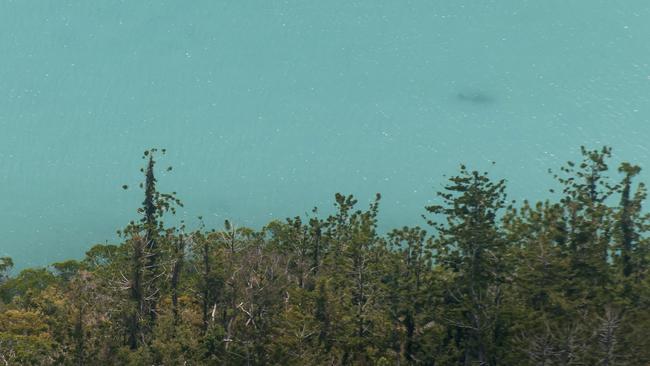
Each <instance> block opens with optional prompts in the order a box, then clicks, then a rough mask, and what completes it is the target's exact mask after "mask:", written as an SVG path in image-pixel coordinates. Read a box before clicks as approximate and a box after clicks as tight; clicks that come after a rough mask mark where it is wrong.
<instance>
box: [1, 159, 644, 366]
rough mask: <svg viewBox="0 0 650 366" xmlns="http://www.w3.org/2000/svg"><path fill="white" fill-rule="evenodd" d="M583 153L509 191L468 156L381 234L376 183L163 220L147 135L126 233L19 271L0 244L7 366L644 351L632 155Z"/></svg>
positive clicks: (640, 220) (475, 361)
mask: <svg viewBox="0 0 650 366" xmlns="http://www.w3.org/2000/svg"><path fill="white" fill-rule="evenodd" d="M581 152H582V156H581V157H580V159H579V160H578V161H576V162H567V163H566V164H565V165H564V166H562V167H560V169H559V170H558V171H556V172H555V173H552V174H553V177H554V178H555V179H556V182H557V184H556V186H555V187H549V188H551V189H553V190H555V191H556V193H558V194H559V199H557V200H551V199H547V200H544V201H539V202H531V201H523V202H522V203H521V204H517V205H514V204H513V203H512V202H511V201H509V199H508V198H507V196H506V181H505V180H503V179H495V178H493V177H491V176H490V175H489V174H488V173H487V172H479V171H473V170H471V169H470V168H468V167H466V166H461V167H460V170H459V172H458V173H457V174H456V175H455V176H453V177H451V178H449V179H448V180H447V181H446V184H445V186H444V188H443V189H442V190H441V191H440V192H437V200H436V202H437V204H435V205H431V206H427V207H424V208H423V216H424V218H425V221H426V223H427V224H426V225H423V226H425V227H420V226H413V227H401V228H396V229H393V230H390V231H389V232H387V233H386V234H382V233H380V232H379V231H378V222H377V215H378V212H379V209H380V201H381V196H380V195H379V194H377V196H376V198H375V200H374V201H372V202H371V203H370V204H369V206H367V207H360V205H359V204H358V201H357V199H356V198H355V197H353V196H351V195H345V194H340V193H337V194H336V195H335V197H334V207H335V210H334V212H333V213H332V214H330V215H321V214H320V213H319V211H318V210H317V209H314V210H313V211H312V212H311V214H309V215H306V216H296V217H293V218H287V219H286V220H275V221H272V222H270V223H268V224H267V225H266V226H264V227H263V228H261V229H259V230H254V229H251V228H247V227H241V226H238V225H236V224H235V223H232V222H230V221H228V220H226V221H225V223H224V225H223V228H220V229H212V228H207V227H205V225H204V224H201V225H199V227H198V228H194V229H189V228H188V227H187V226H186V225H185V224H184V223H182V222H181V223H179V224H178V225H170V224H168V222H170V221H174V220H169V219H168V218H169V217H170V216H171V215H174V214H175V211H176V209H177V208H178V207H181V206H182V201H181V200H180V199H179V198H178V197H177V196H176V193H175V192H172V193H164V192H160V191H159V189H158V186H157V180H156V171H157V170H156V163H157V160H158V159H159V158H161V157H162V155H164V153H165V151H164V150H157V149H151V150H147V151H146V152H145V153H144V155H143V157H142V158H143V163H144V166H143V168H142V169H141V172H142V175H143V176H142V179H143V181H142V183H141V185H140V188H142V190H143V201H142V204H141V207H140V208H139V209H138V212H137V215H138V217H137V218H135V219H134V220H133V221H131V222H129V223H128V224H127V225H126V226H125V227H124V228H123V229H121V230H120V231H119V235H120V238H121V240H120V242H119V243H117V244H110V245H109V244H102V245H95V246H93V247H92V248H90V249H89V250H88V251H87V252H86V254H85V257H84V258H83V259H81V260H68V261H64V262H59V263H54V264H52V265H50V266H48V267H45V268H30V269H25V270H23V271H21V272H19V273H17V274H12V273H13V272H12V271H11V269H12V267H13V261H12V259H11V258H8V257H4V258H0V365H1V364H6V365H86V364H98V365H531V366H532V365H647V364H650V339H649V338H650V337H648V335H649V334H650V311H649V310H650V306H649V305H650V277H649V268H650V267H649V260H650V253H649V250H650V242H649V240H650V237H649V236H648V232H649V230H650V220H649V219H650V216H649V215H648V213H646V212H645V211H644V209H643V204H644V202H645V199H646V196H647V192H646V186H645V185H644V184H643V183H642V182H639V181H638V175H639V173H640V170H641V169H640V167H639V166H637V165H633V164H630V163H622V164H620V165H619V166H618V167H616V168H611V167H610V166H609V164H610V163H609V161H610V158H611V154H612V152H611V149H610V148H608V147H603V148H600V149H597V150H589V149H587V148H584V147H583V148H582V149H581ZM168 169H169V170H171V168H168ZM123 188H124V189H130V188H129V187H127V186H124V187H123ZM199 219H200V218H199Z"/></svg>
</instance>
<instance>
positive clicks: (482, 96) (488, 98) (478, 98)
mask: <svg viewBox="0 0 650 366" xmlns="http://www.w3.org/2000/svg"><path fill="white" fill-rule="evenodd" d="M456 100H458V101H460V102H463V103H471V104H493V103H495V102H496V98H495V97H494V96H493V95H490V94H487V93H484V92H482V91H468V92H459V93H458V94H456Z"/></svg>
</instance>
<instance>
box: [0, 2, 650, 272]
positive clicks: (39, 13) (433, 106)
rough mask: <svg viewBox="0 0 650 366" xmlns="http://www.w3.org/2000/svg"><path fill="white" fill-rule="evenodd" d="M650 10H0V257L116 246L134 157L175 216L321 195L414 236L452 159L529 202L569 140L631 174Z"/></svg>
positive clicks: (267, 216) (278, 205)
mask: <svg viewBox="0 0 650 366" xmlns="http://www.w3.org/2000/svg"><path fill="white" fill-rule="evenodd" d="M648 19H650V2H648V1H647V0H625V1H622V0H621V1H612V0H607V1H604V0H571V1H567V0H545V1H527V0H517V1H515V0H510V1H506V0H498V1H487V0H483V1H475V0H471V1H470V0H467V1H462V0H444V1H443V0H436V1H431V0H426V1H425V0H423V1H377V0H363V1H330V0H328V1H274V0H263V1H216V0H203V1H198V0H194V1H191V2H188V1H161V0H156V1H120V2H117V1H103V0H102V1H99V0H94V1H82V0H77V1H68V0H56V1H54V0H48V1H43V0H41V1H34V0H20V1H9V0H0V223H1V224H0V228H1V230H2V235H0V255H9V256H12V257H14V259H15V261H16V263H17V266H18V267H25V266H31V265H43V264H46V263H50V262H52V261H56V260H61V259H65V258H69V257H79V256H81V255H82V254H83V252H84V251H85V250H86V249H87V248H89V247H90V245H92V244H94V243H101V242H106V241H109V242H113V241H115V234H114V233H115V230H117V229H119V228H120V227H122V226H123V225H124V224H126V223H127V222H128V221H129V220H130V219H133V218H135V217H136V214H135V209H136V208H137V206H138V205H139V203H140V202H141V197H140V192H139V191H138V190H137V189H132V190H128V191H123V190H122V189H121V186H122V184H129V185H132V186H135V185H137V182H138V181H139V172H138V168H139V166H140V164H141V160H140V159H139V158H140V155H141V153H142V151H143V150H144V149H145V148H149V147H152V146H158V147H165V148H167V149H168V150H169V152H168V154H167V156H166V157H165V158H164V159H163V161H162V162H161V164H164V165H165V166H166V165H169V164H171V165H173V166H174V170H173V171H172V172H171V173H169V174H161V175H160V177H159V179H160V182H161V186H162V189H163V190H170V191H171V190H176V191H178V194H179V196H180V197H181V198H182V199H183V200H184V201H185V203H186V206H185V208H184V209H183V210H182V211H181V212H180V214H179V216H181V217H184V218H187V219H188V220H191V219H192V218H195V217H196V216H198V215H203V216H204V217H205V221H206V223H207V225H208V226H211V227H219V226H220V225H221V222H223V220H224V219H225V218H231V219H233V221H235V222H237V223H239V224H240V225H250V226H253V227H259V226H260V225H262V224H264V223H266V222H268V221H269V220H271V219H273V218H283V217H286V216H293V215H296V214H301V213H304V212H306V211H308V210H309V209H310V208H311V207H313V206H315V205H318V206H320V207H324V208H329V207H331V201H332V199H331V198H332V196H333V194H334V193H335V192H337V191H341V192H344V193H354V194H355V195H357V196H358V197H359V198H360V200H361V201H362V202H365V201H366V200H369V199H370V198H372V197H373V195H374V193H375V192H381V193H382V194H383V196H384V199H383V203H382V206H383V209H382V210H383V213H382V216H381V220H382V225H383V226H384V227H392V226H396V225H403V224H422V221H421V219H420V218H419V215H420V214H421V213H422V212H423V206H424V205H426V204H427V202H428V201H430V200H431V199H432V198H433V197H434V194H433V192H434V191H435V190H436V189H438V188H439V187H440V186H441V183H442V182H443V175H444V174H448V175H449V174H453V173H454V172H455V171H456V168H457V166H458V164H459V163H460V162H466V163H468V164H469V165H470V166H472V167H477V168H481V169H482V168H485V167H488V166H491V162H492V161H496V162H497V165H496V166H495V167H493V168H491V171H492V173H493V175H494V176H496V177H506V178H508V181H509V187H510V188H509V192H510V196H511V198H516V199H521V198H525V197H530V198H541V197H545V196H546V195H547V193H546V192H547V189H548V188H549V187H551V186H552V181H551V179H550V177H549V176H548V174H547V173H546V170H547V169H548V168H555V167H558V166H559V165H560V164H561V163H562V162H563V161H565V160H567V159H574V158H577V157H578V151H579V146H580V145H581V144H584V145H588V146H590V147H597V146H600V145H602V144H608V145H611V146H613V147H614V148H615V151H614V152H615V154H616V157H615V160H617V161H618V160H631V161H633V162H636V163H639V164H641V165H642V166H643V165H646V162H647V160H648V157H649V156H650V153H649V148H650V144H648V138H649V137H650V42H648V39H650V21H648ZM644 177H647V175H645V176H644Z"/></svg>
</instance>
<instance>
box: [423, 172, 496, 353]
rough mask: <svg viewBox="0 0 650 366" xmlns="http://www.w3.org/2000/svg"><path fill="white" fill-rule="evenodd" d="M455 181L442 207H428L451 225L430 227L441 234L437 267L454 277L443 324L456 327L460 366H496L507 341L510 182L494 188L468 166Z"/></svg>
mask: <svg viewBox="0 0 650 366" xmlns="http://www.w3.org/2000/svg"><path fill="white" fill-rule="evenodd" d="M449 181H450V183H449V184H448V185H447V186H446V187H445V191H443V192H439V193H438V196H439V197H440V198H441V199H442V204H440V205H432V206H428V207H427V211H428V212H430V213H432V214H436V215H443V218H444V220H445V222H444V223H442V222H439V221H436V219H437V218H435V217H434V218H432V219H430V220H429V221H428V222H429V224H430V225H432V226H434V227H435V228H436V230H437V232H438V238H437V240H436V241H435V249H436V255H435V261H436V263H437V265H439V266H441V267H442V268H444V269H446V270H448V271H450V272H451V273H450V275H451V277H450V278H449V280H448V281H447V283H446V284H445V286H446V289H445V297H446V299H447V300H446V301H447V309H446V310H445V311H444V313H443V315H442V318H443V319H444V320H445V321H446V322H447V324H448V325H449V326H450V327H451V329H450V330H451V334H454V339H455V343H456V344H455V347H456V349H458V350H462V352H458V353H459V354H458V355H456V357H457V360H458V361H457V362H459V363H460V364H463V365H469V364H471V363H472V362H478V363H479V364H481V365H489V364H492V365H495V364H498V363H499V360H500V359H501V356H502V353H503V352H502V350H501V349H500V348H499V347H498V346H499V345H500V343H501V342H502V338H503V337H504V334H503V332H502V324H501V322H502V319H501V313H502V310H501V305H502V301H503V296H504V293H503V290H504V285H505V282H506V273H507V272H506V270H507V267H506V262H505V258H504V257H505V254H506V249H507V246H506V241H505V240H504V237H503V232H502V230H501V228H500V227H499V225H498V224H497V219H498V214H499V211H500V210H501V209H503V208H504V207H505V204H506V198H505V181H504V180H499V181H497V182H493V181H491V180H490V178H489V177H488V176H487V173H479V172H477V171H472V172H470V171H468V170H467V169H466V167H465V166H461V170H460V175H458V176H455V177H452V178H450V179H449Z"/></svg>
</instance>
